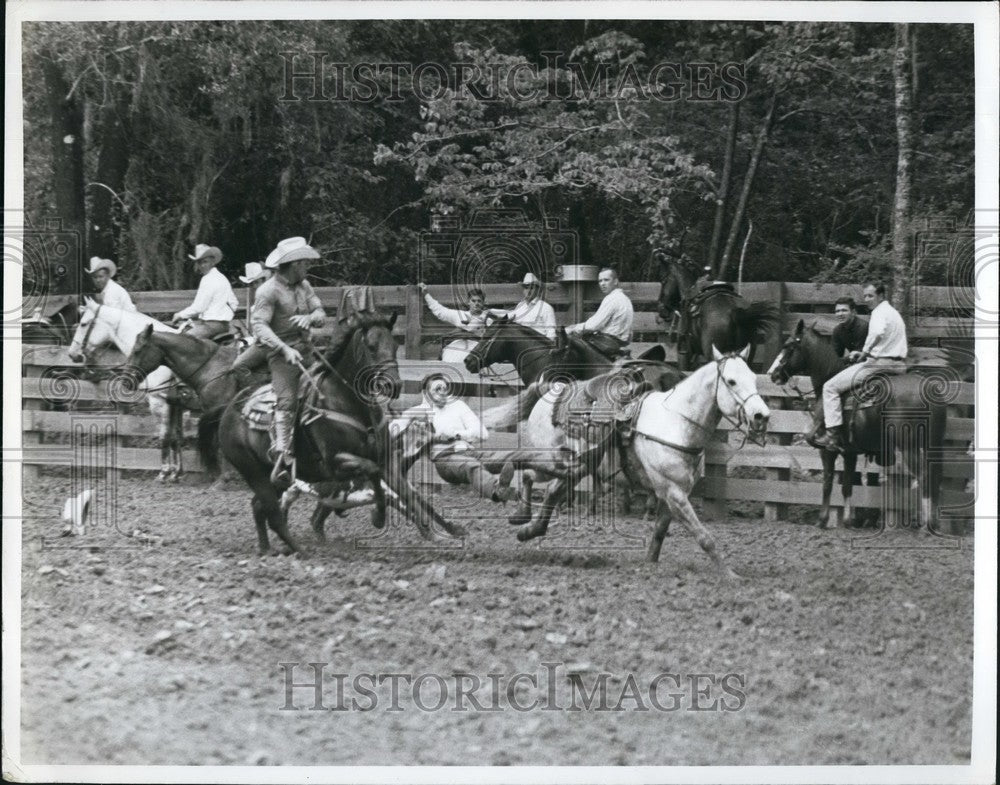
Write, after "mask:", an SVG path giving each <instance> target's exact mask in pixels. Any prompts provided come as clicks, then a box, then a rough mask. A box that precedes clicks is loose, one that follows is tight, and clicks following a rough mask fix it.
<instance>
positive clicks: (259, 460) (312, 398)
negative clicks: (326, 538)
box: [199, 312, 462, 553]
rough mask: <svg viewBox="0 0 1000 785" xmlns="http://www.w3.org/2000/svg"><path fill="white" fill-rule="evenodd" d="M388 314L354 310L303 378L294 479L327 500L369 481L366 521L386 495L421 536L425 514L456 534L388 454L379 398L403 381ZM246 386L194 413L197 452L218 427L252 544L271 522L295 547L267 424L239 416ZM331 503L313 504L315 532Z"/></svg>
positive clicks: (205, 450) (205, 455)
mask: <svg viewBox="0 0 1000 785" xmlns="http://www.w3.org/2000/svg"><path fill="white" fill-rule="evenodd" d="M393 320H394V317H393V318H392V319H390V318H386V317H384V316H382V315H380V314H376V313H371V312H367V313H357V314H355V315H352V316H351V317H350V319H348V320H347V321H346V322H345V323H344V324H343V325H342V326H341V328H340V330H339V332H338V334H337V335H335V336H334V339H333V342H332V345H331V348H330V350H329V351H328V353H327V355H326V357H325V361H324V362H317V363H316V364H315V365H313V366H312V368H311V369H310V372H309V374H308V378H304V379H303V386H302V388H301V396H302V397H301V398H300V401H299V414H300V417H299V422H298V424H297V425H296V429H295V439H294V445H295V458H296V466H297V479H298V480H301V481H304V482H306V483H309V484H311V485H313V486H315V487H316V488H317V490H319V491H320V492H321V493H323V494H324V496H325V497H326V499H328V500H332V499H334V498H335V497H337V496H344V497H346V495H347V494H348V492H349V491H351V490H352V489H356V488H357V487H358V484H360V483H365V484H368V485H369V486H370V491H371V493H372V495H373V499H374V504H375V509H374V510H373V512H372V523H373V524H374V525H375V526H376V527H378V528H381V527H382V526H383V525H384V520H385V518H384V516H385V507H386V503H387V501H388V502H389V503H390V504H392V505H393V506H395V507H396V508H397V509H399V510H401V511H402V512H403V513H404V514H405V515H407V516H408V517H410V518H411V519H412V520H414V522H415V523H416V524H417V527H418V529H419V530H420V532H421V534H423V535H424V536H425V537H429V536H430V535H431V531H430V521H433V522H435V523H437V524H438V525H439V526H440V527H441V528H442V529H443V530H444V531H446V532H448V533H449V534H451V535H453V536H460V535H461V534H462V530H461V528H460V527H458V526H454V525H452V524H450V523H448V522H447V521H445V520H444V519H443V518H442V517H441V516H440V515H438V514H437V512H435V511H434V510H433V508H432V507H431V506H430V505H429V504H428V503H427V501H426V500H425V499H424V498H423V497H422V496H421V495H420V494H419V492H418V491H417V490H416V489H415V488H414V487H413V486H412V485H410V483H409V482H408V481H407V480H406V479H405V477H404V476H403V472H402V471H401V464H402V462H401V461H400V460H398V459H397V458H396V457H395V456H394V455H393V454H392V450H393V447H394V445H392V444H390V440H389V436H388V420H387V419H386V417H385V414H384V413H383V411H382V408H381V404H382V403H384V402H385V401H386V400H388V399H391V398H395V397H398V395H399V390H400V389H401V382H400V378H399V369H398V366H397V364H396V343H395V341H394V340H393V338H392V321H393ZM252 392H253V391H252V390H250V389H247V390H244V391H243V392H241V393H240V394H239V395H237V396H236V397H235V399H234V400H233V401H232V402H231V403H230V404H229V405H228V406H226V407H225V408H224V409H222V410H221V412H220V411H219V410H216V411H214V412H211V413H209V414H208V415H206V417H203V418H202V423H201V426H200V429H199V448H200V449H201V450H202V460H203V461H205V463H206V466H209V467H211V466H212V464H213V461H214V458H215V452H214V450H213V449H211V445H212V443H213V437H214V432H216V431H217V432H218V434H219V444H220V446H221V451H222V454H223V455H224V456H225V457H226V459H227V460H228V461H229V462H230V463H232V464H233V466H235V467H236V470H237V471H238V472H239V473H240V474H241V475H242V476H243V478H244V480H246V482H247V485H249V486H250V488H251V490H252V491H253V493H254V498H253V501H252V503H251V506H252V509H253V516H254V522H255V524H256V527H257V539H258V545H259V548H260V551H261V552H262V553H266V552H267V551H268V550H269V548H270V543H269V539H268V534H267V530H268V527H270V528H271V529H272V530H273V531H274V532H275V533H276V534H277V535H278V537H279V538H280V539H281V540H282V541H283V542H284V544H285V546H286V547H287V548H288V550H289V551H291V552H295V551H297V550H298V545H297V544H296V542H295V540H294V538H293V537H292V535H291V533H290V532H289V530H288V522H287V508H286V507H284V506H283V505H282V503H281V498H280V497H279V491H278V489H277V488H275V487H274V486H273V485H272V484H271V481H270V474H271V467H272V465H273V459H272V457H271V454H270V438H269V436H268V434H267V433H266V432H263V431H259V430H253V429H251V428H250V427H249V426H248V424H247V422H246V421H245V420H244V418H243V416H242V409H243V406H244V404H245V403H246V400H247V398H248V397H249V396H250V395H251V394H252ZM402 465H405V464H402ZM383 480H384V481H385V484H384V485H383ZM387 490H388V493H386V491H387ZM330 506H334V507H335V506H336V505H335V504H333V502H332V501H331V505H326V504H321V505H320V507H319V508H317V512H316V513H314V515H313V527H314V529H316V531H317V534H318V535H320V536H322V523H323V521H324V520H325V518H326V517H327V515H328V514H329V510H330Z"/></svg>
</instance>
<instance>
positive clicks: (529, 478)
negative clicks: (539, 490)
mask: <svg viewBox="0 0 1000 785" xmlns="http://www.w3.org/2000/svg"><path fill="white" fill-rule="evenodd" d="M534 487H535V472H534V470H533V469H525V470H524V471H522V472H521V498H520V504H519V505H518V508H517V512H515V513H514V514H513V515H511V516H510V517H509V518H507V522H508V523H509V524H510V525H511V526H523V525H524V524H526V523H527V522H528V521H530V520H531V492H532V489H533V488H534Z"/></svg>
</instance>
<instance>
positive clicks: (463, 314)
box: [424, 294, 486, 332]
mask: <svg viewBox="0 0 1000 785" xmlns="http://www.w3.org/2000/svg"><path fill="white" fill-rule="evenodd" d="M424 300H425V301H426V303H427V307H428V308H430V309H431V313H432V314H434V315H435V316H436V317H437V318H438V319H440V320H441V321H442V322H444V323H445V324H450V325H451V326H452V327H458V328H460V329H462V330H468V331H469V332H479V331H480V330H481V329H482V328H484V327H485V326H486V314H485V313H481V314H479V315H478V316H474V315H473V314H471V313H469V312H468V311H460V310H458V309H456V308H445V307H444V306H443V305H441V303H439V302H438V301H437V300H435V299H434V298H433V297H431V296H430V294H424Z"/></svg>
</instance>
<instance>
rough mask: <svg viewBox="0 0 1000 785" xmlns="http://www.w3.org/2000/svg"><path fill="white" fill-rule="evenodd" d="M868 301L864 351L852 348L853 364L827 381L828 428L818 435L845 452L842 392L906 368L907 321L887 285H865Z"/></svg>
mask: <svg viewBox="0 0 1000 785" xmlns="http://www.w3.org/2000/svg"><path fill="white" fill-rule="evenodd" d="M864 298H865V303H866V304H867V305H868V307H869V308H870V309H871V320H870V321H869V323H868V337H867V339H866V340H865V345H864V348H863V349H862V350H861V351H852V352H850V353H849V354H848V359H849V360H851V362H853V363H855V364H854V365H849V366H848V367H847V368H845V369H844V370H842V371H841V372H840V373H838V374H837V375H836V376H834V377H833V378H832V379H830V380H828V381H827V383H826V384H824V385H823V414H824V419H825V421H826V429H827V432H826V433H825V434H823V435H822V436H820V437H819V438H817V439H816V442H815V444H816V446H817V447H821V448H824V449H827V450H833V451H836V452H842V451H843V449H844V426H843V422H844V414H843V404H842V402H841V398H840V396H841V395H842V394H844V393H846V392H850V391H851V389H852V387H853V386H854V385H855V384H859V383H860V382H862V381H863V380H864V379H867V378H870V377H872V376H875V375H876V374H880V375H886V374H901V373H905V372H906V355H907V342H906V325H905V323H904V322H903V317H902V316H900V315H899V311H897V310H896V309H895V308H893V307H892V306H891V305H890V304H889V301H888V300H886V299H885V287H884V286H883V285H882V284H880V283H869V284H867V285H866V286H865V288H864Z"/></svg>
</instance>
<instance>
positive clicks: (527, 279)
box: [521, 273, 542, 286]
mask: <svg viewBox="0 0 1000 785" xmlns="http://www.w3.org/2000/svg"><path fill="white" fill-rule="evenodd" d="M533 283H535V284H538V285H539V286H541V285H542V282H541V281H539V280H538V278H536V277H535V274H534V273H525V274H524V280H523V281H521V286H529V285H531V284H533Z"/></svg>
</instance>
